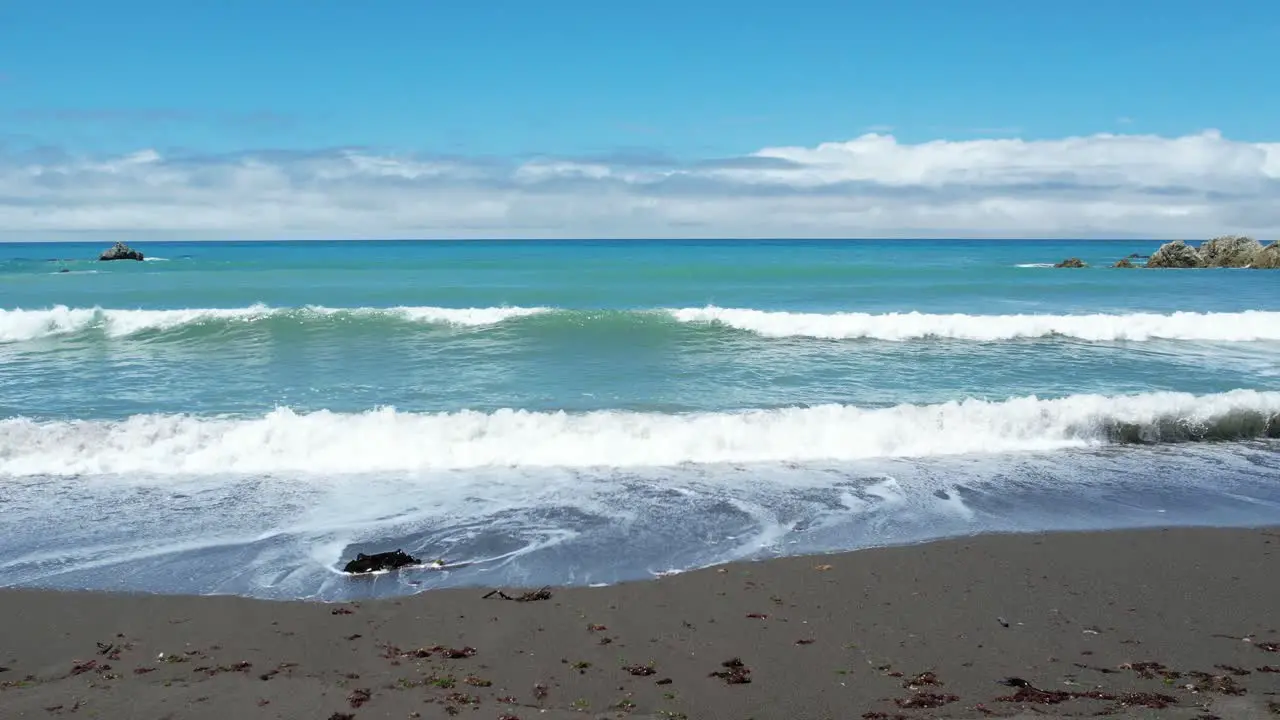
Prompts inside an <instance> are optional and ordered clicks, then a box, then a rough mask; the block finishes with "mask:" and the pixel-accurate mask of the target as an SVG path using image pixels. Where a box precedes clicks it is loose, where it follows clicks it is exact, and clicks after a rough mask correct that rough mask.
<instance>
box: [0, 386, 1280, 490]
mask: <svg viewBox="0 0 1280 720" xmlns="http://www.w3.org/2000/svg"><path fill="white" fill-rule="evenodd" d="M1261 437H1280V392H1260V391H1254V390H1235V391H1231V392H1227V393H1220V394H1213V395H1192V394H1187V393H1168V392H1162V393H1148V394H1140V395H1128V396H1103V395H1073V396H1069V397H1065V398H1060V399H1040V398H1036V397H1022V398H1014V399H1010V400H1005V401H986V400H977V399H969V400H964V401H961V402H948V403H942V404H937V405H898V406H894V407H885V408H860V407H853V406H845V405H825V406H817V407H803V408H802V407H793V408H783V409H773V410H744V411H739V412H722V413H690V414H661V413H639V412H625V411H596V412H587V413H563V412H530V411H523V410H500V411H497V412H493V413H481V412H471V411H463V412H457V413H439V414H427V413H411V412H399V411H397V410H395V409H391V408H382V409H377V410H371V411H368V412H364V413H353V414H343V413H335V412H329V411H323V410H322V411H317V412H311V413H298V412H294V411H293V410H290V409H287V408H280V409H277V410H275V411H272V412H270V413H268V414H266V415H264V416H260V417H254V418H231V417H219V418H209V417H195V416H188V415H154V414H153V415H138V416H134V417H131V418H128V419H127V420H123V421H88V420H75V421H36V420H32V419H28V418H11V419H7V420H0V475H10V476H31V475H96V474H117V473H148V474H161V475H163V474H196V475H202V474H226V473H254V474H263V473H300V474H309V473H322V474H329V475H332V474H352V473H371V472H401V471H419V470H449V469H465V468H480V467H522V466H523V467H645V466H657V467H660V466H675V465H682V464H686V463H754V462H792V461H795V462H802V461H827V460H836V461H841V460H857V459H863V458H878V457H928V456H940V455H958V454H970V453H1009V452H1026V451H1050V450H1056V449H1060V448H1072V447H1086V446H1097V445H1105V444H1114V443H1134V442H1136V443H1160V442H1183V441H1197V440H1231V439H1250V438H1261Z"/></svg>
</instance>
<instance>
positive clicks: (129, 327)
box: [0, 305, 546, 342]
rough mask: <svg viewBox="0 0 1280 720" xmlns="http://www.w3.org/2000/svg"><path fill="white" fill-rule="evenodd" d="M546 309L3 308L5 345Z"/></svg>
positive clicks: (490, 319)
mask: <svg viewBox="0 0 1280 720" xmlns="http://www.w3.org/2000/svg"><path fill="white" fill-rule="evenodd" d="M545 311H546V309H545V308H513V307H491V308H443V307H392V308H328V307H321V306H307V307H300V308H272V307H268V306H266V305H253V306H251V307H246V308H191V309H182V310H106V309H103V308H69V307H67V306H65V305H59V306H56V307H53V308H49V309H45V310H21V309H18V310H3V309H0V342H21V341H26V340H37V339H40V338H45V337H52V336H58V335H70V334H75V333H79V332H85V331H90V330H98V331H101V332H103V333H105V334H106V335H107V336H108V337H126V336H129V335H135V334H138V333H142V332H149V331H166V330H174V329H177V328H181V327H186V326H191V325H208V324H228V325H230V324H238V323H254V322H260V321H263V320H269V319H291V320H294V321H298V322H304V323H305V322H316V321H321V322H323V321H324V320H330V319H338V320H353V319H374V318H377V319H394V320H402V321H408V322H414V323H424V324H440V325H458V326H483V325H493V324H497V323H500V322H503V321H504V320H508V319H511V318H517V317H525V316H528V315H535V314H538V313H541V312H545Z"/></svg>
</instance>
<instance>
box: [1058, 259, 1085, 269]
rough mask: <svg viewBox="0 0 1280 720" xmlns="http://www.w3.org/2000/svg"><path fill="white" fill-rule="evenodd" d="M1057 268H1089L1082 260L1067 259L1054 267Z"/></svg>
mask: <svg viewBox="0 0 1280 720" xmlns="http://www.w3.org/2000/svg"><path fill="white" fill-rule="evenodd" d="M1054 267H1056V268H1085V267H1089V266H1088V265H1087V264H1086V263H1085V261H1083V260H1081V259H1080V258H1074V257H1073V258H1067V259H1066V260H1063V261H1062V262H1060V263H1057V264H1055V265H1054Z"/></svg>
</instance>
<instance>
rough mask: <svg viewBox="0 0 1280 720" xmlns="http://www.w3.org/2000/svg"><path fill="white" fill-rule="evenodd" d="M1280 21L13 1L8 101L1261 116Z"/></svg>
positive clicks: (407, 2) (391, 129) (1186, 15)
mask: <svg viewBox="0 0 1280 720" xmlns="http://www.w3.org/2000/svg"><path fill="white" fill-rule="evenodd" d="M1278 37H1280V4H1276V3H1266V2H1261V1H1260V0H1255V1H1254V2H1230V1H1227V2H1218V3H1207V2H1186V1H1183V0H1136V1H1135V0H1129V1H1125V0H1117V1H1114V2H1101V1H1100V0H1099V1H1093V0H1090V1H1087V2H1075V3H1061V2H1043V3H1029V2H1025V0H1022V1H1014V0H971V1H968V2H946V1H945V0H928V1H921V0H915V1H911V0H907V1H903V2H882V1H877V2H854V1H852V0H845V1H843V2H841V1H839V0H808V1H804V0H800V1H798V2H776V1H768V2H765V1H762V0H746V1H739V2H734V3H728V2H710V1H704V2H692V1H690V0H683V1H681V2H676V1H672V0H650V1H649V2H644V3H622V2H600V1H599V0H544V1H542V2H532V1H530V0H491V1H489V2H452V1H449V2H446V1H432V0H384V1H382V2H377V3H353V2H340V1H338V0H312V1H310V2H303V1H301V0H273V1H271V2H262V1H261V0H252V1H250V0H222V1H220V2H216V3H215V2H204V3H179V2H172V1H164V2H161V1H158V0H113V1H112V2H102V1H100V0H59V1H57V2H8V3H3V4H2V5H0V73H2V74H3V76H4V78H5V79H4V81H3V83H2V84H0V112H2V113H3V120H0V122H2V123H3V125H2V127H3V131H4V132H5V133H6V134H8V135H10V136H13V135H22V136H28V141H30V142H39V143H42V144H53V145H59V146H68V147H77V148H84V149H91V150H108V151H110V150H129V149H135V148H136V147H137V146H139V145H145V146H148V147H152V146H166V147H182V148H191V149H199V150H209V151H230V150H240V149H244V148H246V147H259V146H261V147H290V148H312V147H330V146H346V145H360V146H376V147H394V148H397V149H407V150H418V151H429V152H467V153H497V154H504V155H506V154H515V153H599V152H607V151H614V150H617V149H619V148H621V149H628V150H631V149H638V148H644V149H647V150H658V151H662V152H668V153H672V154H675V155H679V156H689V155H724V154H732V153H742V152H748V151H751V150H754V149H756V148H759V147H763V146H767V145H778V144H786V145H809V144H814V143H818V142H822V141H828V140H837V139H846V138H848V137H851V136H853V135H855V134H857V133H859V132H861V131H863V130H864V129H866V128H875V127H882V126H883V127H892V128H893V131H894V133H895V134H896V135H897V136H898V137H899V138H900V139H903V140H906V141H916V140H929V139H934V138H939V137H944V138H951V139H958V138H966V137H977V136H993V135H1009V136H1014V135H1016V136H1020V137H1024V138H1036V137H1054V136H1062V135H1073V134H1090V133H1095V132H1104V131H1114V132H1119V131H1127V130H1128V131H1142V132H1154V133H1159V134H1182V133H1186V132H1195V131H1198V130H1201V129H1204V128H1208V127H1213V128H1218V129H1220V130H1222V131H1223V132H1224V133H1225V134H1227V135H1229V136H1231V137H1234V138H1237V139H1246V140H1248V139H1254V140H1267V139H1274V138H1271V137H1267V134H1268V133H1274V132H1275V131H1276V128H1278V127H1280V73H1276V72H1275V66H1276V62H1277V61H1276V57H1275V42H1276V38H1278ZM1124 118H1127V119H1129V120H1130V121H1131V122H1126V121H1124V120H1122V119H1124ZM12 141H13V139H12V138H11V140H10V142H12Z"/></svg>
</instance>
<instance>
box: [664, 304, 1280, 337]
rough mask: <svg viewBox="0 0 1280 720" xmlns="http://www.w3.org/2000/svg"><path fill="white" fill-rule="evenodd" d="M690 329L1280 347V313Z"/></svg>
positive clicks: (783, 321)
mask: <svg viewBox="0 0 1280 720" xmlns="http://www.w3.org/2000/svg"><path fill="white" fill-rule="evenodd" d="M670 312H671V315H672V317H674V318H675V319H676V320H679V321H680V322H685V323H710V324H718V325H724V326H726V327H732V328H737V329H739V330H747V331H750V332H753V333H756V334H758V335H762V336H764V337H812V338H827V339H841V340H843V339H854V338H868V339H876V340H896V341H902V340H917V339H921V338H943V339H951V340H976V341H986V342H990V341H994V340H1014V339H1019V338H1038V337H1049V336H1054V335H1058V336H1065V337H1072V338H1078V339H1081V340H1090V341H1113V340H1156V339H1163V340H1203V341H1219V342H1223V341H1226V342H1231V341H1239V342H1244V341H1256V340H1280V312H1266V311H1261V310H1247V311H1245V312H1238V313H1196V312H1176V313H1172V314H1168V315H1161V314H1156V313H1132V314H1125V315H1101V314H1095V315H962V314H953V315H932V314H925V313H918V312H909V313H885V314H882V315H872V314H868V313H830V314H823V313H792V312H768V311H763V310H749V309H733V308H718V307H705V308H683V309H679V310H672V311H670Z"/></svg>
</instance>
